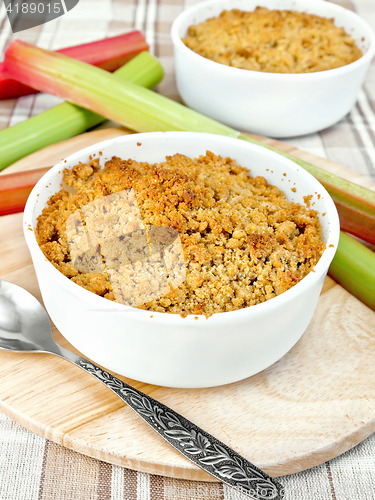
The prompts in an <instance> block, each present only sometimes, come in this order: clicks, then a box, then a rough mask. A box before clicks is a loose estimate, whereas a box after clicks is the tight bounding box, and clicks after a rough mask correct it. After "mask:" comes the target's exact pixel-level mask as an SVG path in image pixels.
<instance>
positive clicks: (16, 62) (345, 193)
mask: <svg viewBox="0 0 375 500" xmlns="http://www.w3.org/2000/svg"><path fill="white" fill-rule="evenodd" d="M5 70H6V71H7V72H8V74H10V75H12V76H14V77H16V78H18V79H20V80H22V81H24V82H25V83H29V84H31V85H33V86H35V87H37V88H40V89H42V90H44V91H46V92H50V93H52V94H55V95H58V96H60V97H64V98H65V99H67V100H69V101H71V102H74V103H76V104H78V105H80V106H83V107H85V108H88V109H90V110H92V111H95V112H97V113H100V114H102V115H103V116H106V117H107V118H110V119H112V120H114V121H116V122H118V123H121V124H122V125H125V126H126V127H129V128H131V129H133V130H135V131H137V132H150V131H156V130H159V131H167V130H188V131H195V132H208V133H214V134H222V135H226V136H229V137H237V138H240V139H242V140H246V141H249V142H252V143H254V144H258V145H259V146H262V147H265V148H268V149H271V150H273V151H275V152H277V153H278V154H281V155H283V156H285V157H287V158H289V159H291V160H292V161H294V162H295V163H297V164H298V165H300V166H301V167H303V168H305V169H306V170H308V171H309V172H310V173H311V174H312V175H314V176H315V177H316V178H317V179H318V180H319V181H320V182H321V183H322V184H323V185H324V186H325V187H326V188H327V190H328V191H329V192H330V194H331V196H332V197H333V200H334V201H335V203H336V206H337V208H338V211H339V215H340V219H341V227H342V229H344V230H346V231H350V232H353V234H356V235H357V236H359V237H361V238H362V239H364V240H366V241H368V242H370V243H372V244H375V193H374V192H372V191H370V190H368V189H366V188H363V187H361V186H358V185H356V184H353V183H351V182H349V181H346V180H345V179H342V178H340V177H338V176H336V175H334V174H331V173H329V172H327V171H325V170H323V169H321V168H319V167H316V166H315V165H311V164H310V163H307V162H305V161H303V160H300V159H299V158H296V157H294V156H291V155H289V154H288V153H284V152H283V151H279V150H277V149H275V148H273V147H271V146H268V145H266V144H264V143H262V142H260V141H258V140H256V139H254V138H250V137H248V136H244V135H241V134H240V133H239V132H238V131H236V130H234V129H232V128H230V127H227V126H225V125H222V124H220V123H218V122H216V121H215V120H212V119H210V118H207V117H205V116H203V115H201V114H200V113H197V112H196V111H193V110H191V109H189V108H186V107H185V106H183V105H181V104H179V103H177V102H174V101H171V100H170V99H167V98H166V97H164V96H161V95H159V94H156V93H155V92H151V91H149V90H147V89H141V88H139V87H138V86H136V85H134V84H132V83H129V82H122V81H120V79H118V78H116V77H115V76H114V75H110V74H108V73H106V72H104V71H102V70H100V69H99V68H95V67H93V66H88V65H87V64H84V63H82V62H80V61H75V60H72V59H70V58H67V57H65V56H64V55H61V54H56V53H53V52H49V51H45V50H43V49H39V48H37V47H35V46H33V45H29V44H27V43H25V42H20V41H15V42H13V43H12V44H10V45H9V47H8V49H7V51H6V57H5ZM77 75H80V76H81V78H77Z"/></svg>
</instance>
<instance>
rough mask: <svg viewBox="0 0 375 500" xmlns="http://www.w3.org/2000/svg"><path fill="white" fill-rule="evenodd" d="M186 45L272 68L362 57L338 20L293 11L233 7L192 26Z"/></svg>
mask: <svg viewBox="0 0 375 500" xmlns="http://www.w3.org/2000/svg"><path fill="white" fill-rule="evenodd" d="M183 42H184V43H185V45H186V46H187V47H189V48H190V49H191V50H193V51H194V52H196V53H197V54H199V55H201V56H203V57H205V58H207V59H211V60H212V61H215V62H218V63H220V64H225V65H227V66H233V67H234V68H241V69H247V70H252V71H263V72H267V73H312V72H316V71H325V70H329V69H334V68H339V67H340V66H345V65H347V64H350V63H352V62H354V61H356V60H357V59H359V58H360V57H361V56H362V52H361V50H360V49H359V48H358V47H357V46H356V44H355V41H354V39H353V38H352V37H351V36H350V35H349V34H347V33H346V32H345V30H344V28H340V27H336V26H335V25H334V22H333V19H327V18H324V17H320V16H316V15H313V14H307V13H305V12H296V11H289V10H269V9H267V8H265V7H257V8H256V9H255V10H254V11H253V12H245V11H240V10H238V9H233V10H231V11H226V10H225V11H223V12H222V13H221V14H220V16H218V17H213V18H210V19H207V20H206V21H204V22H202V23H200V24H197V25H194V26H190V27H189V30H188V35H187V36H186V38H184V39H183Z"/></svg>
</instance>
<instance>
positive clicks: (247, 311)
mask: <svg viewBox="0 0 375 500" xmlns="http://www.w3.org/2000/svg"><path fill="white" fill-rule="evenodd" d="M173 136H176V137H181V136H185V137H186V138H187V139H189V138H191V139H194V137H195V136H200V137H202V136H205V137H206V138H207V139H210V138H211V139H216V140H217V139H218V138H220V142H222V141H225V142H228V143H229V144H233V145H235V144H236V142H235V141H239V139H236V138H233V137H226V136H220V135H216V134H207V133H200V132H180V131H179V132H145V133H136V134H126V135H123V136H120V137H115V138H112V139H108V140H105V141H102V142H99V143H96V144H93V145H91V146H88V147H86V148H84V149H81V150H79V151H77V152H76V153H73V154H72V155H69V156H68V157H66V158H65V159H63V160H62V161H61V162H59V163H57V164H56V165H55V166H53V167H52V168H51V169H50V170H49V171H48V172H47V173H46V174H44V176H43V177H42V178H41V179H40V180H39V181H38V183H37V184H36V185H35V186H34V188H33V190H32V191H31V193H30V195H29V197H28V200H27V203H26V206H25V210H24V215H23V229H24V236H25V239H26V243H27V246H28V248H29V251H30V253H31V256H32V258H33V260H34V258H35V259H37V260H38V263H39V264H41V265H44V270H45V271H44V270H43V272H46V273H48V274H49V275H50V276H51V279H53V280H54V281H55V282H56V284H57V285H59V286H61V287H62V288H64V289H67V291H68V292H69V293H73V294H74V295H75V296H78V298H80V299H81V300H83V301H84V302H85V303H86V304H87V303H90V304H92V307H93V311H97V312H101V311H108V312H120V313H130V312H131V313H132V314H131V319H136V320H137V321H154V322H155V321H157V322H158V323H166V324H175V325H181V324H182V325H185V324H188V322H191V321H194V319H195V318H196V317H197V318H198V320H206V319H209V320H210V326H212V325H214V324H215V323H216V322H217V323H222V322H223V321H230V322H232V321H233V320H235V319H241V318H251V317H253V316H254V317H256V316H258V315H262V314H264V313H265V312H266V311H267V310H268V311H270V312H271V311H272V310H274V309H276V308H278V307H280V306H282V305H283V304H284V303H286V302H289V301H292V300H293V299H294V298H295V297H297V296H298V295H300V293H303V291H304V290H305V291H306V289H308V288H310V287H311V286H313V285H314V284H316V282H317V281H318V280H319V279H320V278H321V277H322V276H323V275H325V274H326V272H327V270H328V267H329V265H330V263H331V261H332V259H333V257H334V255H335V253H336V250H337V246H338V241H339V236H340V223H339V217H338V213H337V210H336V206H335V204H334V202H333V200H332V198H331V196H330V195H329V193H328V192H327V190H326V189H325V188H324V187H323V186H322V184H321V183H320V182H319V181H318V180H317V179H315V177H313V176H312V175H311V174H310V173H309V172H307V171H306V170H304V169H303V168H302V167H300V166H299V165H298V164H296V163H294V162H293V161H292V160H289V159H288V158H285V157H284V156H282V155H279V154H277V153H275V152H274V151H271V150H269V149H267V148H263V147H262V146H258V145H256V144H252V143H250V142H246V141H241V140H240V142H238V143H237V144H238V145H241V146H242V147H245V148H248V149H250V150H255V151H258V152H260V153H261V154H264V156H266V157H271V158H273V159H276V160H277V161H279V162H280V165H281V166H282V165H283V164H284V166H286V167H288V168H292V170H294V171H295V173H296V175H298V176H302V177H305V178H306V179H307V180H308V181H309V182H310V183H311V184H312V186H311V191H312V192H317V193H318V194H320V195H323V199H324V203H325V205H326V208H325V210H326V216H325V217H326V219H325V220H326V221H327V223H328V224H329V230H328V236H327V240H326V249H325V250H324V252H323V254H322V256H321V257H320V259H319V262H318V263H317V264H316V266H315V267H314V270H313V271H311V272H310V273H309V274H308V275H307V276H305V277H304V278H303V279H302V280H301V281H300V282H299V283H297V284H295V285H294V286H293V287H291V288H290V289H289V290H287V291H285V292H284V293H282V294H281V295H278V296H277V297H274V298H272V299H270V300H267V301H265V302H263V303H261V304H256V305H254V306H249V307H245V308H242V309H237V310H235V311H227V312H220V313H215V314H213V315H212V316H210V317H209V318H206V317H205V316H204V315H194V314H188V315H187V317H185V318H182V317H181V316H180V315H179V314H172V313H164V312H157V311H152V310H144V309H138V308H135V307H131V306H127V305H124V304H120V303H117V302H114V301H110V300H108V299H105V298H104V297H101V296H99V295H96V294H94V293H93V292H90V291H89V290H86V289H85V288H83V287H81V286H79V285H77V284H76V283H74V282H73V281H71V280H70V279H69V278H67V277H66V276H64V275H63V274H62V273H61V272H60V271H58V270H57V269H56V268H55V267H54V265H53V264H52V263H51V262H50V261H49V260H48V259H47V258H46V257H45V256H44V254H43V252H42V250H41V248H40V247H39V245H38V243H37V241H36V237H35V232H34V228H33V212H34V207H35V206H36V203H37V201H38V197H39V192H40V191H42V190H43V189H45V188H46V186H47V185H48V184H49V183H50V181H51V179H52V178H53V177H54V176H55V175H56V174H59V173H60V175H61V171H62V170H63V169H64V168H66V165H67V163H68V162H72V161H78V158H79V157H81V156H82V155H90V154H93V153H97V151H98V150H101V149H104V148H105V147H107V146H110V145H113V144H116V143H118V142H121V143H122V142H127V141H132V140H133V141H135V142H138V141H142V143H144V141H145V140H147V137H151V138H154V137H155V138H157V139H162V138H163V137H169V138H170V137H172V138H173ZM210 147H211V146H210ZM75 158H76V159H77V160H76V159H75ZM181 322H185V323H181ZM194 323H195V321H194Z"/></svg>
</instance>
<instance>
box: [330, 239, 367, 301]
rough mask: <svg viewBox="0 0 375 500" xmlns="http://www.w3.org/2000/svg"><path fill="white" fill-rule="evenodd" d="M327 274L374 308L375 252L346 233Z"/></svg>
mask: <svg viewBox="0 0 375 500" xmlns="http://www.w3.org/2000/svg"><path fill="white" fill-rule="evenodd" d="M328 274H329V275H330V276H331V278H333V279H334V280H335V281H337V283H339V284H340V285H342V286H343V287H344V288H346V290H349V292H350V293H352V294H353V295H355V296H356V297H357V299H359V300H361V301H362V302H363V303H364V304H366V305H367V306H368V307H370V308H371V309H373V310H375V253H374V252H373V251H371V250H370V249H369V248H367V247H365V246H364V245H362V244H361V243H359V241H357V240H355V239H354V238H352V237H351V236H349V235H348V234H347V233H344V232H343V231H341V232H340V241H339V245H338V248H337V251H336V255H335V258H334V259H333V261H332V264H331V266H330V268H329V272H328Z"/></svg>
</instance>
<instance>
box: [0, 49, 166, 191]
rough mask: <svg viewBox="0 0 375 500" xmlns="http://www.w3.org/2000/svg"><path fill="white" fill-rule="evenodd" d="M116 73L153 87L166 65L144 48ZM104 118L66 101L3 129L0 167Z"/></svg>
mask: <svg viewBox="0 0 375 500" xmlns="http://www.w3.org/2000/svg"><path fill="white" fill-rule="evenodd" d="M88 66H89V65H88ZM100 71H103V73H107V72H106V71H104V70H100ZM108 74H109V73H108ZM115 74H116V77H117V78H118V80H119V81H120V82H121V81H125V80H128V81H131V82H134V83H136V84H137V85H139V86H141V87H147V88H153V87H155V86H156V85H157V84H158V83H159V82H160V81H161V80H162V78H163V68H162V66H161V64H160V62H159V61H158V60H157V59H156V58H155V57H153V56H152V55H151V54H150V53H149V52H142V53H141V54H139V55H137V56H136V57H135V58H134V59H132V60H131V61H129V62H128V63H127V64H125V66H123V67H122V68H120V69H118V70H117V71H116V72H115ZM77 78H78V79H79V76H77ZM104 121H105V117H104V116H101V115H99V114H97V113H94V112H92V111H89V110H87V109H82V108H80V107H78V106H76V105H74V104H70V103H68V102H65V103H62V104H59V105H58V106H55V107H54V108H51V109H49V110H47V111H44V112H43V113H40V114H39V115H36V116H34V117H32V118H29V119H28V120H25V121H24V122H21V123H19V124H17V125H13V126H12V127H8V128H6V129H4V130H1V131H0V152H1V153H0V170H3V169H4V168H6V167H8V166H9V165H11V164H12V163H14V162H16V161H17V160H19V159H20V158H23V157H25V156H27V155H29V154H31V153H33V152H34V151H38V150H39V149H42V148H44V147H46V146H49V145H51V144H56V143H57V142H61V141H64V140H66V139H69V138H70V137H74V136H76V135H78V134H81V133H82V132H85V130H87V129H89V128H91V127H94V126H96V125H99V124H100V123H102V122H104ZM0 182H1V181H0Z"/></svg>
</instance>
